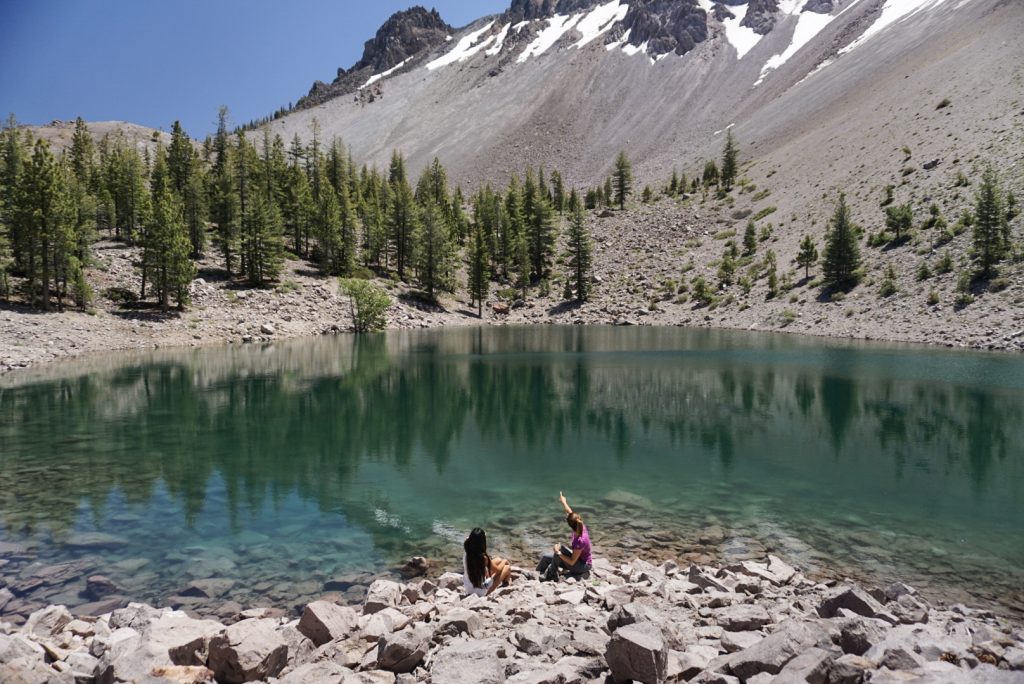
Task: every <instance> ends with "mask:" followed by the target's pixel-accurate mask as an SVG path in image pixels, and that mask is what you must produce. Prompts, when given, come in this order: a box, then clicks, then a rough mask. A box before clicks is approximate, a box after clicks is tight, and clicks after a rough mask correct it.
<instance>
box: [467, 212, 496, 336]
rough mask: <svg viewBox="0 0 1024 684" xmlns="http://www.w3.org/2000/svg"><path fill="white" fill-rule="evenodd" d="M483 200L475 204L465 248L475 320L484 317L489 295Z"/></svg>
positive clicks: (470, 297)
mask: <svg viewBox="0 0 1024 684" xmlns="http://www.w3.org/2000/svg"><path fill="white" fill-rule="evenodd" d="M483 204H484V202H483V199H482V197H481V199H480V201H479V202H478V203H477V207H478V211H476V212H474V213H476V214H477V216H476V219H475V220H474V221H473V222H472V224H471V225H470V234H469V245H468V248H467V257H468V258H467V264H466V267H467V271H468V282H467V289H468V290H469V301H470V303H472V302H476V315H477V318H483V315H484V313H483V312H484V308H483V307H484V300H485V299H487V296H488V294H489V290H490V285H491V280H490V269H489V268H488V264H489V262H490V254H489V249H488V240H487V231H486V228H485V225H484V224H485V219H484V218H483V216H484V211H483V206H482V205H483Z"/></svg>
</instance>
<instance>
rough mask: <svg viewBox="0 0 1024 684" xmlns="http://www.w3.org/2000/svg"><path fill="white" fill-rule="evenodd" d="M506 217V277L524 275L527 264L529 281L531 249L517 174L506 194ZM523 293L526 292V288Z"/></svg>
mask: <svg viewBox="0 0 1024 684" xmlns="http://www.w3.org/2000/svg"><path fill="white" fill-rule="evenodd" d="M505 216H506V219H507V222H506V227H505V231H504V232H503V233H502V236H501V250H502V259H503V262H504V264H505V272H504V276H505V278H507V279H509V278H511V277H512V276H513V274H517V275H520V274H522V268H523V266H524V264H525V266H526V279H527V281H528V280H529V277H530V267H529V248H528V246H527V242H526V219H525V218H524V216H523V191H522V188H521V187H520V185H519V177H518V176H516V175H515V174H513V175H512V178H511V179H510V180H509V185H508V192H507V193H506V194H505ZM523 249H525V251H526V259H525V260H523V259H521V256H522V254H521V252H522V250H523ZM523 292H524V293H525V292H526V289H525V286H524V289H523ZM524 296H525V295H524Z"/></svg>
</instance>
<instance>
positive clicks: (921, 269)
mask: <svg viewBox="0 0 1024 684" xmlns="http://www.w3.org/2000/svg"><path fill="white" fill-rule="evenodd" d="M931 277H932V269H930V268H928V262H927V261H922V262H921V265H920V266H918V267H917V280H918V281H922V280H928V279H929V278H931Z"/></svg>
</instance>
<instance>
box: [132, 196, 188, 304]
mask: <svg viewBox="0 0 1024 684" xmlns="http://www.w3.org/2000/svg"><path fill="white" fill-rule="evenodd" d="M145 243H146V252H145V254H146V257H145V266H144V268H145V269H146V271H147V272H148V273H149V276H150V279H151V282H152V284H153V288H154V290H155V291H156V292H155V294H156V297H157V300H158V301H159V302H160V308H161V309H163V310H164V311H166V310H167V309H168V308H169V306H170V300H171V297H172V296H173V297H174V299H175V301H176V303H177V305H178V308H184V307H185V305H186V304H187V303H188V299H189V298H188V286H189V283H191V282H192V279H193V278H194V277H195V264H193V263H192V260H191V259H189V250H190V248H191V243H190V242H189V239H188V229H187V227H186V225H185V219H184V216H183V208H182V204H181V200H179V199H178V197H177V196H176V195H175V194H174V193H173V192H171V190H170V188H169V187H164V188H161V189H159V190H158V191H157V193H156V194H155V196H154V199H153V212H152V217H151V219H150V223H149V225H148V226H147V227H146V231H145Z"/></svg>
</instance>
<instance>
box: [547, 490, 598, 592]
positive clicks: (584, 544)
mask: <svg viewBox="0 0 1024 684" xmlns="http://www.w3.org/2000/svg"><path fill="white" fill-rule="evenodd" d="M558 499H559V500H560V501H561V502H562V508H564V509H565V522H567V523H568V524H569V527H570V529H572V539H571V540H570V541H569V546H566V545H565V544H555V546H554V549H553V552H552V553H545V554H544V555H543V556H541V559H540V563H538V564H537V572H539V573H540V576H541V580H557V579H558V571H559V570H565V571H566V572H567V573H568V574H569V575H570V576H573V577H580V576H582V575H585V574H586V573H588V572H590V568H591V563H592V562H593V558H592V556H591V552H590V533H589V532H588V531H587V526H586V525H584V524H583V518H581V517H580V515H579V513H573V510H572V509H571V508H569V504H568V502H566V500H565V495H563V494H562V492H559V493H558Z"/></svg>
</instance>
